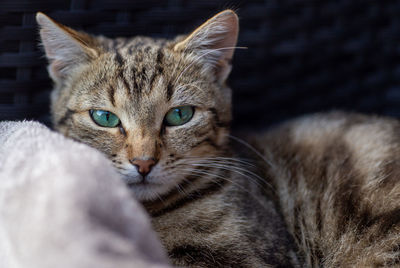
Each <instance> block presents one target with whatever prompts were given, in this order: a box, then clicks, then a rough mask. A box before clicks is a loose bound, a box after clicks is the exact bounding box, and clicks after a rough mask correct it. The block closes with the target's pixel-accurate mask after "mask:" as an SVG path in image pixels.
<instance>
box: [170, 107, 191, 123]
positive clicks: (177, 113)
mask: <svg viewBox="0 0 400 268" xmlns="http://www.w3.org/2000/svg"><path fill="white" fill-rule="evenodd" d="M193 114H194V108H193V107H192V106H182V107H176V108H172V109H171V110H169V111H168V113H167V114H166V115H165V119H164V124H165V125H167V126H180V125H183V124H186V123H187V122H189V121H190V119H192V117H193Z"/></svg>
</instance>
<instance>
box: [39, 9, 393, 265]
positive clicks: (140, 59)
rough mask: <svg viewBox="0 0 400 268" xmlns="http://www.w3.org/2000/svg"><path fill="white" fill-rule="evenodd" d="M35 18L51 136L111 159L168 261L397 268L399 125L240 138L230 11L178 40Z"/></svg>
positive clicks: (371, 122) (336, 126)
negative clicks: (234, 129) (110, 33)
mask: <svg viewBox="0 0 400 268" xmlns="http://www.w3.org/2000/svg"><path fill="white" fill-rule="evenodd" d="M37 21H38V23H39V25H40V27H41V30H40V35H41V39H42V44H43V47H44V49H45V52H46V55H47V58H48V60H49V67H48V70H49V73H50V76H51V78H52V79H53V81H54V83H55V85H54V91H53V93H52V107H51V110H52V115H53V122H54V127H55V129H57V130H58V131H60V132H61V133H63V134H64V135H66V136H67V137H70V138H72V139H74V140H77V141H80V142H83V143H86V144H88V145H90V146H92V147H94V148H97V149H98V150H100V151H102V152H103V153H104V154H105V155H107V156H108V158H109V159H110V160H111V161H112V162H113V163H114V166H115V168H116V169H117V170H118V171H119V173H120V174H121V175H122V177H123V178H124V180H125V181H126V183H127V185H128V186H129V187H130V188H131V189H132V192H133V194H134V195H135V196H136V198H137V199H138V200H140V201H141V202H142V204H143V205H144V207H145V208H146V209H147V211H148V213H149V214H150V215H151V217H152V223H153V226H154V229H155V230H156V231H157V232H158V235H159V237H160V239H161V241H162V243H163V245H164V246H165V249H166V250H167V252H168V255H169V257H170V259H171V262H172V263H173V264H175V265H180V266H189V267H302V266H306V267H320V266H324V267H367V266H371V267H378V266H391V265H392V266H400V182H399V180H400V125H399V123H398V122H397V121H395V120H393V119H386V118H378V117H368V116H363V115H357V114H346V113H340V112H333V113H329V114H317V115H312V116H308V117H304V118H300V119H298V120H295V121H292V122H289V123H286V124H284V125H282V126H279V127H277V128H275V129H273V130H270V131H268V132H265V133H259V134H258V135H254V136H249V137H248V138H247V142H246V141H244V140H240V139H238V138H236V137H234V136H231V135H230V134H229V125H230V122H231V90H230V88H229V87H228V86H227V85H226V83H225V82H226V79H227V76H228V74H229V72H230V70H231V60H232V56H233V52H234V49H235V46H236V41H237V36H238V30H239V28H238V18H237V16H236V14H235V13H234V12H233V11H231V10H226V11H223V12H221V13H219V14H217V15H215V16H214V17H213V18H211V19H210V20H208V21H206V22H205V23H204V24H203V25H201V26H200V27H199V28H197V29H196V30H195V31H194V32H192V33H191V34H189V35H187V36H179V37H177V38H176V39H174V40H164V39H152V38H147V37H134V38H116V39H109V38H106V37H103V36H97V37H95V36H92V35H89V34H87V33H83V32H78V31H75V30H73V29H71V28H68V27H66V26H63V25H61V24H59V23H57V22H55V21H53V20H52V19H50V18H49V17H47V16H46V15H44V14H42V13H38V14H37ZM249 143H250V144H251V145H250V144H249ZM110 217H112V211H110Z"/></svg>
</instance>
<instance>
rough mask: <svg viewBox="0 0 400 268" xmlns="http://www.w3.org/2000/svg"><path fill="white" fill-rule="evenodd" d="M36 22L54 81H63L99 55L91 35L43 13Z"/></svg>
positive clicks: (38, 14)
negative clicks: (73, 71) (77, 68)
mask: <svg viewBox="0 0 400 268" xmlns="http://www.w3.org/2000/svg"><path fill="white" fill-rule="evenodd" d="M36 21H37V23H38V24H39V25H40V37H41V40H42V45H43V47H44V50H45V52H46V56H47V59H48V60H49V63H50V64H49V73H50V76H51V78H53V80H54V81H56V82H58V81H62V80H63V79H65V78H66V77H67V76H68V75H69V74H70V72H71V71H72V70H73V69H74V68H75V67H77V66H79V65H80V64H81V63H85V62H87V61H89V60H91V59H93V58H95V57H97V56H98V55H99V51H98V50H97V49H96V46H95V40H94V38H93V37H91V36H90V35H88V34H85V33H82V32H78V31H75V30H73V29H71V28H69V27H66V26H64V25H62V24H60V23H58V22H56V21H54V20H52V19H51V18H49V17H48V16H46V15H45V14H43V13H41V12H38V13H37V14H36Z"/></svg>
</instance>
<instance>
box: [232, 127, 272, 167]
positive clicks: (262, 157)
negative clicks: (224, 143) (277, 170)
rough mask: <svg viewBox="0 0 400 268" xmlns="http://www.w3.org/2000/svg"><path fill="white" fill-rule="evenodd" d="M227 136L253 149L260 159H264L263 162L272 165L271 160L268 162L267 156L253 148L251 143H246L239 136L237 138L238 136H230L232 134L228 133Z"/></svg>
mask: <svg viewBox="0 0 400 268" xmlns="http://www.w3.org/2000/svg"><path fill="white" fill-rule="evenodd" d="M228 137H229V138H231V139H233V140H234V141H237V142H239V143H240V144H242V145H244V146H246V147H247V148H249V149H250V150H251V151H253V152H254V153H255V154H256V155H257V156H258V157H260V158H261V159H262V160H264V162H265V163H267V164H268V165H270V166H272V164H271V162H270V161H269V160H268V159H267V158H265V157H264V156H263V155H262V154H261V153H260V152H259V151H257V149H256V148H254V147H253V146H251V145H250V144H249V143H247V142H246V141H244V140H242V139H240V138H238V137H235V136H232V135H230V134H228Z"/></svg>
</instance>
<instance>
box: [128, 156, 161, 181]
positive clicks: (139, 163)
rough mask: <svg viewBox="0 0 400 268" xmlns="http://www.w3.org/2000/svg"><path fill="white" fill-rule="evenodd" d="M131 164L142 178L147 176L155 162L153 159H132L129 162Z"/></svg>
mask: <svg viewBox="0 0 400 268" xmlns="http://www.w3.org/2000/svg"><path fill="white" fill-rule="evenodd" d="M130 162H131V164H132V165H134V166H136V168H137V171H138V172H139V173H140V175H142V176H143V177H144V176H146V175H147V174H149V172H150V171H151V168H152V167H153V166H154V165H155V164H156V160H155V159H154V158H149V159H141V158H133V159H132V160H130Z"/></svg>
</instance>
